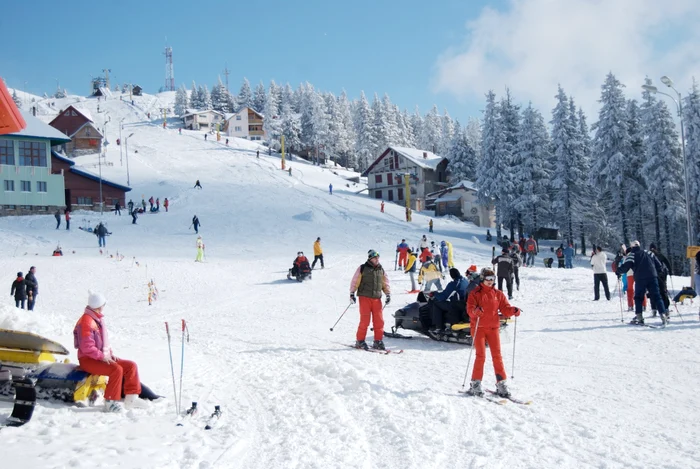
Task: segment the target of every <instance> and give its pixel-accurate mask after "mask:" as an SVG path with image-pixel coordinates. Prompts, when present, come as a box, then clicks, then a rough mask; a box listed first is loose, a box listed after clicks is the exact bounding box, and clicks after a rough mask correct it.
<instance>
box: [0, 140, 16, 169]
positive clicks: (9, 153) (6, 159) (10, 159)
mask: <svg viewBox="0 0 700 469" xmlns="http://www.w3.org/2000/svg"><path fill="white" fill-rule="evenodd" d="M0 164H15V146H14V142H13V141H12V140H0Z"/></svg>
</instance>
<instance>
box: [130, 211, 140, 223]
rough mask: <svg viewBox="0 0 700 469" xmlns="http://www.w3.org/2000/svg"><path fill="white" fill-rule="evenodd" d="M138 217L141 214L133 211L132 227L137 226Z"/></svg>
mask: <svg viewBox="0 0 700 469" xmlns="http://www.w3.org/2000/svg"><path fill="white" fill-rule="evenodd" d="M138 217H139V212H137V211H136V210H133V211H132V212H131V224H132V225H135V224H136V219H137V218H138Z"/></svg>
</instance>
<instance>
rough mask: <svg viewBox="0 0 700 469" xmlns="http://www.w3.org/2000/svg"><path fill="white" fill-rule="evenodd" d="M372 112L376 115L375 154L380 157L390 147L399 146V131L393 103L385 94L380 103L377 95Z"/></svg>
mask: <svg viewBox="0 0 700 469" xmlns="http://www.w3.org/2000/svg"><path fill="white" fill-rule="evenodd" d="M372 112H373V114H374V128H373V129H374V143H375V147H374V153H375V154H376V155H378V154H380V153H381V152H383V151H384V150H386V149H387V147H389V146H390V145H397V144H398V142H399V129H398V124H397V122H396V115H395V113H394V105H393V104H392V103H391V99H390V98H389V95H387V94H385V95H384V97H383V98H382V100H381V101H380V100H379V97H378V96H377V94H376V93H375V95H374V101H373V103H372Z"/></svg>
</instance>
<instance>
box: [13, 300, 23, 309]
mask: <svg viewBox="0 0 700 469" xmlns="http://www.w3.org/2000/svg"><path fill="white" fill-rule="evenodd" d="M20 304H21V305H22V307H21V308H20V309H24V300H15V307H17V308H19V307H20Z"/></svg>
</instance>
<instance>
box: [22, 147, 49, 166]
mask: <svg viewBox="0 0 700 469" xmlns="http://www.w3.org/2000/svg"><path fill="white" fill-rule="evenodd" d="M19 165H20V166H44V167H46V144H45V143H44V142H19Z"/></svg>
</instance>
